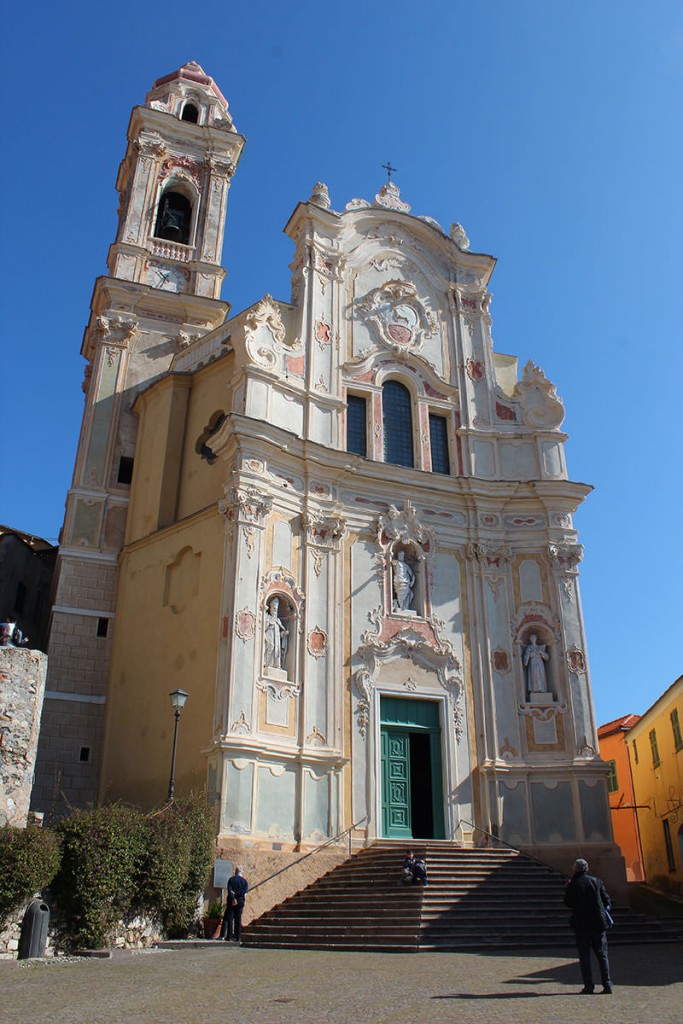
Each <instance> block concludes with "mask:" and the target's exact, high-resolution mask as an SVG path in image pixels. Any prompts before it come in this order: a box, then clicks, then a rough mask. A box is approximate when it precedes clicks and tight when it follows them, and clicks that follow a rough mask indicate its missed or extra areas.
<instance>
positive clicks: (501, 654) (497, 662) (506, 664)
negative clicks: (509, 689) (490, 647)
mask: <svg viewBox="0 0 683 1024" xmlns="http://www.w3.org/2000/svg"><path fill="white" fill-rule="evenodd" d="M491 667H492V668H493V671H494V672H499V673H500V674H501V675H504V674H505V673H507V672H509V671H510V669H511V668H512V665H511V664H510V655H509V654H508V652H507V651H504V650H503V649H502V647H496V649H495V651H491Z"/></svg>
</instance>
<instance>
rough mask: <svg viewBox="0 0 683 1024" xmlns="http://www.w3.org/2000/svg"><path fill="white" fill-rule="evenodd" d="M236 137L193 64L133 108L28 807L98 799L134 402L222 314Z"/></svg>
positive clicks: (88, 351) (88, 333) (90, 364)
mask: <svg viewBox="0 0 683 1024" xmlns="http://www.w3.org/2000/svg"><path fill="white" fill-rule="evenodd" d="M244 141H245V140H244V138H243V136H241V135H239V134H238V133H237V132H236V131H235V127H234V124H233V121H232V117H231V116H230V113H229V111H228V103H227V101H226V99H225V97H224V96H223V94H222V93H221V91H220V89H219V88H218V86H217V85H216V83H215V82H214V80H213V79H212V78H210V77H209V76H208V75H207V74H206V73H205V72H204V71H203V69H202V68H201V67H200V65H199V64H197V63H196V62H194V61H190V62H189V63H188V64H184V65H183V67H181V68H180V69H179V70H177V71H174V72H173V73H172V74H170V75H166V76H165V77H163V78H159V79H158V80H157V81H156V82H155V83H154V85H153V87H152V89H151V91H150V92H149V93H148V95H147V97H146V100H145V104H144V106H140V107H135V108H134V110H133V112H132V114H131V118H130V123H129V126H128V146H127V150H126V155H125V157H124V159H123V162H122V164H121V167H120V168H119V173H118V177H117V180H116V188H117V191H118V193H119V209H118V228H117V233H116V239H115V241H114V243H113V245H112V246H111V247H110V249H109V255H108V258H107V265H108V270H109V273H108V274H107V275H105V276H103V277H99V278H97V280H96V281H95V287H94V290H93V296H92V300H91V313H90V319H89V321H88V325H87V327H86V329H85V334H84V337H83V344H82V348H81V353H82V355H83V356H84V357H85V359H86V360H87V365H86V368H85V379H84V382H83V390H84V392H85V409H84V413H83V423H82V426H81V434H80V439H79V444H78V452H77V456H76V464H75V468H74V476H73V481H72V485H71V488H70V490H69V492H68V494H67V499H66V510H65V518H64V525H63V527H62V533H61V538H60V541H61V547H60V560H59V568H58V584H57V591H56V596H55V605H54V608H53V615H52V627H51V636H50V647H49V652H48V653H49V669H48V679H47V691H46V700H45V705H44V710H43V719H42V726H41V736H40V746H39V751H38V761H37V765H36V779H35V785H34V790H33V804H34V806H35V807H36V808H37V809H41V810H44V811H47V812H50V811H52V810H55V811H56V813H58V814H59V813H60V810H63V809H64V805H63V804H62V805H61V807H60V800H61V798H65V799H66V800H67V801H68V803H70V804H71V805H72V806H83V805H84V804H85V803H87V802H88V801H90V800H95V799H96V797H97V785H98V768H99V746H100V736H101V730H102V721H103V713H104V705H105V704H106V687H107V675H108V664H109V649H110V643H111V635H112V631H113V628H114V620H115V613H116V607H115V605H116V592H117V584H118V561H117V560H118V554H119V551H120V549H121V546H122V544H123V538H124V533H125V523H126V514H127V507H128V495H129V491H130V484H131V480H132V474H133V471H134V460H135V441H136V433H137V421H136V418H135V416H134V415H133V413H132V412H131V407H132V404H133V402H134V400H135V397H136V395H137V394H138V393H139V392H140V391H141V390H142V389H144V388H145V387H147V386H148V385H149V384H150V383H151V382H152V381H153V380H155V379H157V378H158V377H159V376H160V375H161V374H163V373H164V372H165V371H166V370H167V369H168V367H169V365H170V362H171V360H172V358H173V356H174V355H175V354H176V353H177V352H178V351H179V350H180V349H182V348H185V347H187V346H188V345H189V344H191V343H192V342H193V341H195V340H197V339H198V338H200V337H202V336H203V335H205V334H207V333H208V332H209V331H212V330H214V329H215V328H216V327H218V326H219V325H220V324H222V323H223V322H224V320H225V319H226V316H227V314H228V311H229V305H228V303H226V302H223V301H222V300H221V299H220V290H221V284H222V281H223V278H224V276H225V271H224V270H223V268H222V267H221V262H220V261H221V256H222V250H223V235H224V230H225V216H226V207H227V199H228V191H229V188H230V181H231V178H232V175H233V173H234V171H235V168H236V167H237V164H238V162H239V159H240V156H241V153H242V149H243V147H244ZM55 761H58V762H59V763H60V765H61V769H60V777H59V779H57V778H56V777H55V771H54V768H53V764H54V762H55ZM56 794H59V797H58V798H57V799H56Z"/></svg>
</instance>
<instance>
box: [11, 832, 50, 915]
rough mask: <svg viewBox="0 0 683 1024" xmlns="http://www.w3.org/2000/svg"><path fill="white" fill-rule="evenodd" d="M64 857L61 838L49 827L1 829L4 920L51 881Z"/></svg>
mask: <svg viewBox="0 0 683 1024" xmlns="http://www.w3.org/2000/svg"><path fill="white" fill-rule="evenodd" d="M60 857H61V851H60V846H59V840H58V839H57V836H56V835H55V834H54V832H51V831H50V830H49V829H43V828H39V827H38V826H37V825H28V826H27V827H26V828H13V827H12V826H11V825H4V826H3V827H2V828H0V922H2V921H3V920H4V919H5V918H6V917H7V916H8V915H9V914H10V913H11V912H12V911H13V910H17V908H18V907H20V906H21V905H22V903H25V902H26V901H27V900H28V899H30V897H31V896H33V894H34V892H38V891H39V890H40V889H43V888H44V887H45V886H46V885H49V884H50V882H51V881H52V879H53V878H54V876H55V875H56V874H57V871H58V870H59V862H60Z"/></svg>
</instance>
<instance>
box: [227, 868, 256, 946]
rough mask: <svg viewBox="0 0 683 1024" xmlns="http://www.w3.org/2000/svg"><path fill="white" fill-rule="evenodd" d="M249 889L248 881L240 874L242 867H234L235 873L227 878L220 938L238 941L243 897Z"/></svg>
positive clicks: (240, 931)
mask: <svg viewBox="0 0 683 1024" xmlns="http://www.w3.org/2000/svg"><path fill="white" fill-rule="evenodd" d="M248 889H249V883H248V882H247V880H246V878H245V877H244V876H243V874H242V868H240V867H235V874H234V875H233V876H232V877H231V878H229V879H228V899H227V903H226V904H225V912H224V914H223V923H222V925H221V938H222V939H225V940H226V941H227V942H230V940H231V939H232V938H233V937H234V939H235V942H239V941H240V935H241V934H242V911H243V910H244V899H245V896H246V895H247V890H248Z"/></svg>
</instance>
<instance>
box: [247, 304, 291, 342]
mask: <svg viewBox="0 0 683 1024" xmlns="http://www.w3.org/2000/svg"><path fill="white" fill-rule="evenodd" d="M245 321H246V327H245V334H247V336H248V335H251V334H254V333H255V332H256V331H257V330H258V329H259V327H262V326H263V327H267V328H268V330H269V331H270V333H271V334H272V335H273V337H274V338H275V340H276V341H279V342H280V344H282V343H283V342H284V340H285V335H286V331H285V326H284V324H283V323H282V317H281V316H280V310H279V308H278V306H277V304H276V302H275V299H274V298H273V296H272V295H264V296H263V298H262V299H261V300H260V301H259V302H257V303H256V305H255V306H254V307H253V308H252V309H250V310H249V312H248V313H247V315H246V317H245Z"/></svg>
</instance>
